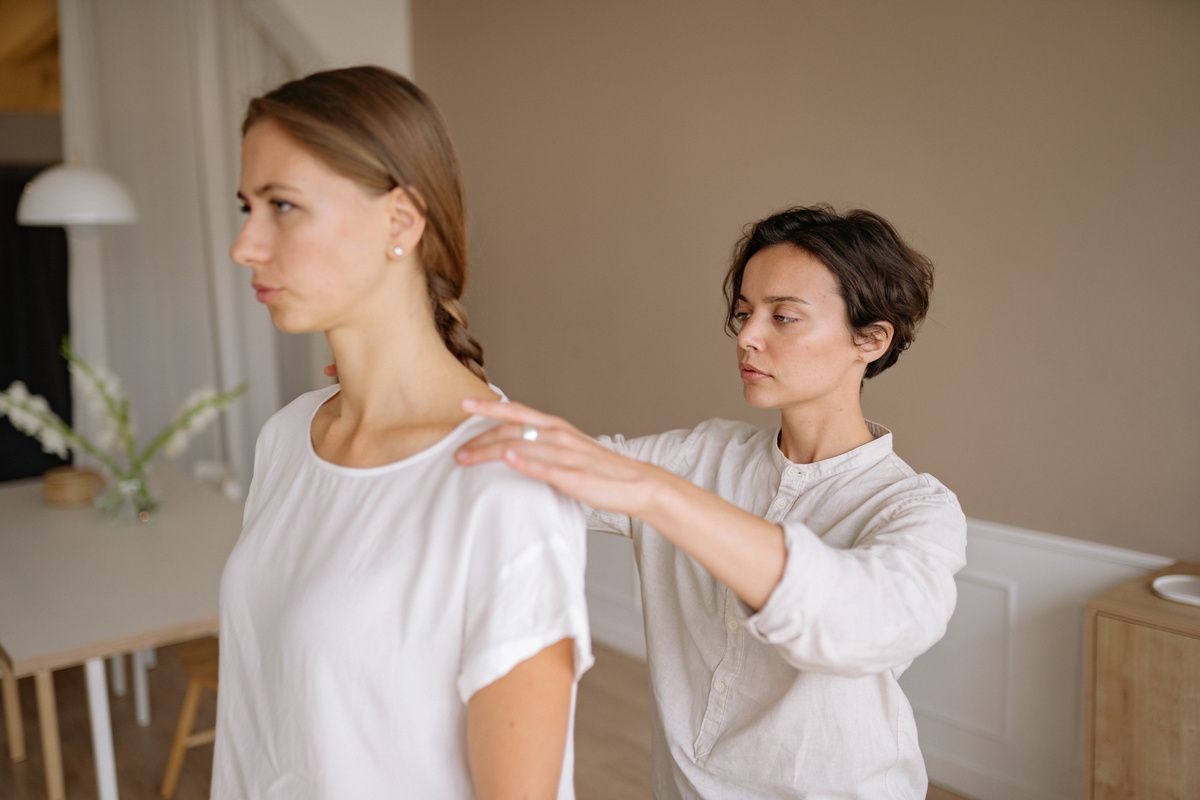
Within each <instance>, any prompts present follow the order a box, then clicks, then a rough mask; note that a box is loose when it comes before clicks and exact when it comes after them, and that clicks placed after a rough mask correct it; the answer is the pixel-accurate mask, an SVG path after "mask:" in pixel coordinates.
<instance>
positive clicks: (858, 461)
mask: <svg viewBox="0 0 1200 800" xmlns="http://www.w3.org/2000/svg"><path fill="white" fill-rule="evenodd" d="M866 423H867V430H868V431H870V432H871V435H872V436H873V437H875V438H874V439H872V440H871V441H869V442H867V443H866V444H864V445H860V446H858V447H856V448H854V449H853V450H850V451H849V452H846V453H842V454H841V455H840V456H834V457H833V458H826V459H822V460H821V461H815V462H813V463H812V464H796V463H794V462H792V461H789V460H788V457H787V456H785V455H784V454H783V451H782V450H780V449H779V434H780V432H781V430H782V429H781V428H779V427H778V426H777V427H776V428H775V433H774V435H773V436H772V437H771V441H772V442H774V447H773V448H772V459H773V460H774V462H775V466H777V467H778V468H779V470H780V471H781V472H782V471H783V470H785V469H787V468H788V467H795V468H796V469H798V470H799V471H800V472H801V473H802V474H804V475H806V476H808V477H812V478H826V477H829V476H830V475H837V474H838V473H841V472H849V471H851V470H855V469H860V468H862V467H867V466H870V465H872V464H875V463H878V462H880V461H882V460H883V459H885V458H887V457H888V456H889V455H891V454H892V432H891V431H889V430H888V429H887V428H885V427H883V426H882V425H879V424H878V423H875V422H871V421H870V420H866Z"/></svg>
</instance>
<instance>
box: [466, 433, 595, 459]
mask: <svg viewBox="0 0 1200 800" xmlns="http://www.w3.org/2000/svg"><path fill="white" fill-rule="evenodd" d="M523 427H524V426H515V425H500V426H497V427H496V428H493V429H492V430H491V431H488V432H487V433H484V434H480V435H479V436H476V437H475V438H474V439H472V440H470V441H469V442H467V443H465V444H463V445H462V446H461V447H459V448H458V450H457V451H456V452H455V454H454V457H455V459H456V460H457V461H458V463H460V464H481V463H483V462H485V461H499V460H501V459H503V458H504V454H505V453H506V452H508V451H509V450H513V451H515V452H518V453H519V454H520V455H521V457H522V458H527V459H536V460H539V461H544V462H547V463H555V464H559V465H562V466H566V467H573V468H577V467H579V466H581V465H583V464H584V463H586V461H587V460H588V459H587V453H586V452H584V451H583V450H582V449H581V447H580V443H579V437H578V436H575V435H573V434H572V433H569V432H567V431H556V430H543V431H539V435H538V438H537V439H536V440H529V439H525V438H524V437H523V436H522V435H521V430H522V428H523ZM605 452H607V451H605Z"/></svg>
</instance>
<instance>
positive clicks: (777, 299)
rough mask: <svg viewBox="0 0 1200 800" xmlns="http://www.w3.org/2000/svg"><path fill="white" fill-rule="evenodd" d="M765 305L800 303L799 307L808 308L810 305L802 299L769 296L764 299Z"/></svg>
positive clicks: (787, 296) (788, 296) (786, 296)
mask: <svg viewBox="0 0 1200 800" xmlns="http://www.w3.org/2000/svg"><path fill="white" fill-rule="evenodd" d="M763 302H765V303H800V304H801V305H805V306H810V305H812V303H810V302H808V301H807V300H805V299H804V298H803V297H792V296H791V295H771V296H770V297H764V298H763Z"/></svg>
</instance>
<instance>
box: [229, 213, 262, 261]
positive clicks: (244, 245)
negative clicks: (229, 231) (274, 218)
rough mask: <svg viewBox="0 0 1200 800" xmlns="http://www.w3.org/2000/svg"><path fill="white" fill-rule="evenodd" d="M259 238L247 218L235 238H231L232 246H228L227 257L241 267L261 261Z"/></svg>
mask: <svg viewBox="0 0 1200 800" xmlns="http://www.w3.org/2000/svg"><path fill="white" fill-rule="evenodd" d="M259 238H260V237H256V236H255V235H254V230H253V228H252V226H251V224H250V220H249V219H248V218H247V219H246V221H245V222H243V223H242V230H241V231H240V232H239V233H238V235H237V238H236V239H234V240H233V246H232V247H230V248H229V257H230V258H232V259H233V260H234V261H235V262H236V263H238V264H241V265H242V266H243V267H250V266H253V265H254V264H255V263H257V262H260V261H262V253H263V246H262V243H261V242H260V241H259Z"/></svg>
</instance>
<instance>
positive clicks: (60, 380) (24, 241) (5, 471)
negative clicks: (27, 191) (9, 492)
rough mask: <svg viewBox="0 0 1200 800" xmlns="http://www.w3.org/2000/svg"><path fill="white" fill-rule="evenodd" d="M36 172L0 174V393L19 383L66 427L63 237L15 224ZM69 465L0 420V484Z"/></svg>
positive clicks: (24, 170) (31, 169)
mask: <svg viewBox="0 0 1200 800" xmlns="http://www.w3.org/2000/svg"><path fill="white" fill-rule="evenodd" d="M40 170H41V168H40V167H0V390H4V389H7V388H8V387H9V386H10V385H11V384H12V382H13V381H18V380H19V381H24V383H25V385H26V386H28V387H29V391H30V392H31V393H33V394H40V395H42V396H43V397H45V398H46V400H48V401H49V402H50V407H51V408H52V409H54V413H56V414H58V415H59V416H60V417H62V418H63V419H64V420H66V421H67V423H68V424H70V422H71V382H70V378H69V375H68V372H67V363H66V360H65V359H63V357H62V355H61V354H60V352H59V348H60V346H61V344H62V338H63V336H65V335H66V334H67V330H68V327H67V325H68V319H67V237H66V233H65V232H64V231H63V229H62V228H33V227H24V226H21V225H18V224H17V201H18V200H19V199H20V197H21V190H22V189H23V188H24V186H25V184H26V183H27V182H28V181H29V180H30V179H31V178H32V177H33V176H34V175H36V174H37V173H38V172H39V171H40ZM66 463H68V462H66V461H63V460H62V459H60V458H58V457H57V456H53V455H50V454H49V453H43V452H42V447H41V445H40V444H39V443H38V442H37V440H36V439H34V438H33V437H31V436H26V435H25V434H23V433H21V432H20V431H18V430H17V429H16V428H14V427H13V426H12V425H11V424H10V423H9V421H8V418H7V417H3V418H0V481H8V480H14V479H16V478H29V477H36V476H38V475H41V474H42V473H43V472H45V471H46V470H47V469H50V468H51V467H57V466H61V465H63V464H66Z"/></svg>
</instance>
